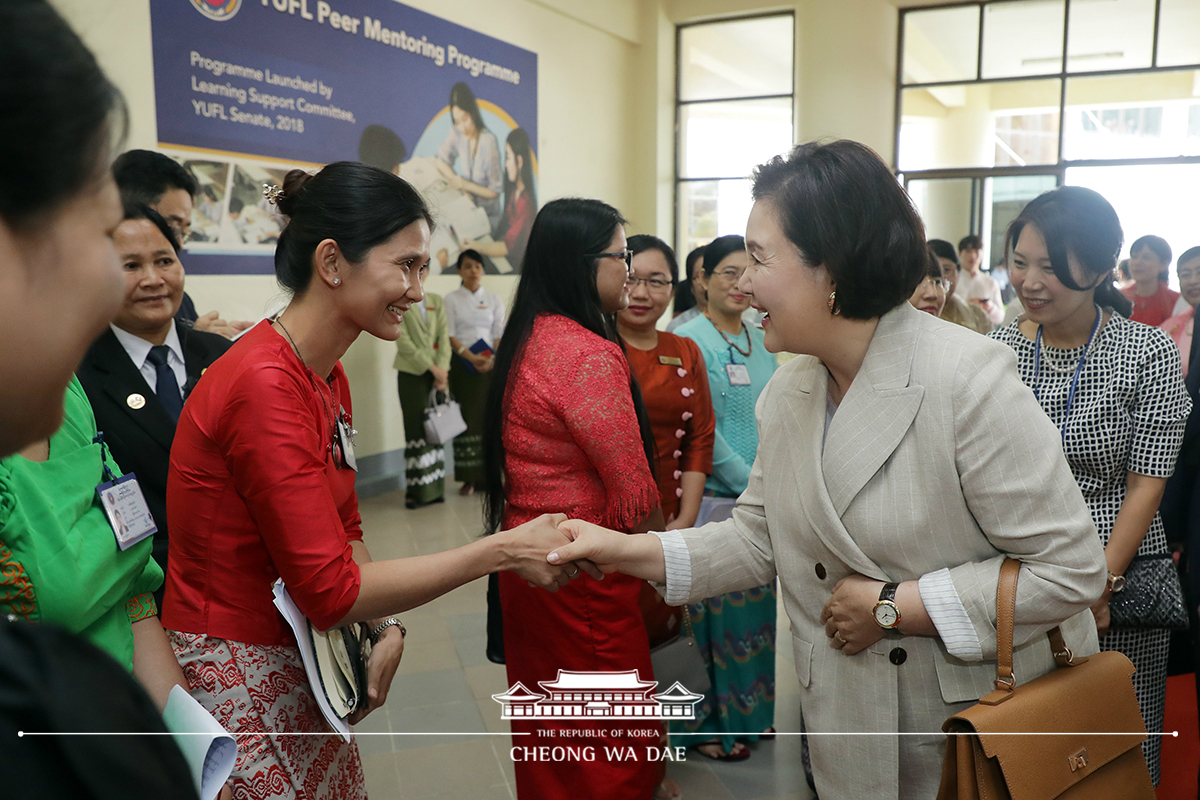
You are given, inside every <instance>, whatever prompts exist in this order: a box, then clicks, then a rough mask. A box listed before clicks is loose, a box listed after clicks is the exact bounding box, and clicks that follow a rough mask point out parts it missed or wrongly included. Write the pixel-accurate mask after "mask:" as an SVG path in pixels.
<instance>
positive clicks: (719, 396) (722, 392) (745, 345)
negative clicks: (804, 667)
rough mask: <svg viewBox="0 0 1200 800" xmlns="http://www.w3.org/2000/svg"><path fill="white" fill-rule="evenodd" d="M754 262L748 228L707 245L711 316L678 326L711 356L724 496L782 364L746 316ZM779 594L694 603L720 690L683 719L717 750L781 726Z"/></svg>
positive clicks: (741, 470)
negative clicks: (744, 281)
mask: <svg viewBox="0 0 1200 800" xmlns="http://www.w3.org/2000/svg"><path fill="white" fill-rule="evenodd" d="M748 264H749V256H747V255H746V240H745V239H743V238H742V237H741V236H722V237H720V238H719V239H715V240H714V241H713V242H712V243H711V244H709V245H708V246H707V247H705V248H704V266H703V270H704V277H703V279H702V280H703V283H704V289H705V292H706V293H707V295H708V306H707V308H706V309H705V311H704V315H703V316H700V317H697V318H695V319H693V320H692V321H691V322H688V323H685V324H683V325H680V326H679V327H678V328H677V329H676V332H677V333H678V334H679V335H680V336H684V337H686V338H688V339H691V340H693V341H694V342H695V343H696V344H697V345H699V346H700V352H701V353H702V354H703V355H704V361H705V364H706V367H707V370H708V384H709V387H710V389H711V394H712V401H713V412H714V414H715V416H716V432H715V435H714V442H713V464H712V475H711V476H710V477H709V478H708V481H707V482H706V484H705V486H706V489H707V491H708V493H709V494H712V495H715V496H716V497H724V498H735V497H737V496H738V495H740V494H741V493H742V492H743V491H745V489H746V485H747V483H748V482H749V480H750V465H752V464H753V463H754V457H755V453H756V452H757V450H758V425H757V424H756V422H755V419H754V406H755V403H757V402H758V396H759V395H760V394H761V393H762V390H763V389H764V388H765V387H766V385H767V381H769V380H770V379H771V375H772V374H774V372H775V356H774V355H772V354H771V353H769V352H767V348H766V347H765V346H764V345H763V332H762V330H761V329H759V328H757V327H754V326H752V325H747V324H746V323H745V322H744V321H743V320H742V312H744V311H745V310H746V309H747V308H749V307H750V296H749V295H748V294H746V293H745V292H743V291H741V290H740V289H739V288H738V282H739V281H740V280H741V277H742V273H744V272H745V271H746V267H747V265H748ZM700 521H701V522H702V523H703V522H705V521H706V520H700ZM775 602H776V598H775V584H774V581H772V582H771V583H768V584H766V585H764V586H757V587H755V588H753V589H749V590H746V591H738V592H731V593H729V594H723V595H718V596H716V597H710V598H708V599H707V600H704V601H703V602H700V603H695V604H693V605H690V606H688V613H689V614H690V616H691V619H692V627H693V628H694V630H695V632H696V640H697V642H698V643H699V644H700V647H701V650H702V651H703V653H704V657H705V661H706V662H707V663H708V666H709V678H711V680H712V689H710V690H709V691H708V693H707V694H706V695H705V698H704V702H703V703H701V704H699V705H697V706H696V719H695V720H694V721H693V722H687V723H684V724H683V725H682V726H681V727H682V728H683V729H684V730H686V731H688V732H690V733H711V734H713V737H714V738H713V739H711V740H703V741H702V742H701V743H700V744H698V745H696V747H697V749H698V750H699V751H700V752H701V753H702V754H704V755H706V756H708V757H709V758H714V759H721V760H734V761H740V760H742V759H745V758H749V757H750V751H749V750H747V749H746V747H745V745H744V743H745V742H754V741H757V739H758V737H757V736H737V737H735V736H733V732H744V731H765V732H767V733H772V732H773V731H772V725H773V723H774V720H775ZM692 741H695V739H694V738H693V739H692Z"/></svg>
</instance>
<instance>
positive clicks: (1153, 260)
mask: <svg viewBox="0 0 1200 800" xmlns="http://www.w3.org/2000/svg"><path fill="white" fill-rule="evenodd" d="M1166 268H1167V265H1166V264H1164V263H1163V262H1162V259H1161V258H1159V257H1158V253H1155V252H1154V251H1153V250H1151V249H1150V248H1149V247H1147V246H1146V245H1142V246H1141V247H1139V248H1138V250H1137V252H1136V253H1130V254H1129V275H1130V277H1131V278H1133V280H1134V282H1135V283H1137V284H1138V285H1140V286H1153V287H1155V288H1157V287H1158V278H1159V275H1161V274H1162V272H1163V270H1165V269H1166Z"/></svg>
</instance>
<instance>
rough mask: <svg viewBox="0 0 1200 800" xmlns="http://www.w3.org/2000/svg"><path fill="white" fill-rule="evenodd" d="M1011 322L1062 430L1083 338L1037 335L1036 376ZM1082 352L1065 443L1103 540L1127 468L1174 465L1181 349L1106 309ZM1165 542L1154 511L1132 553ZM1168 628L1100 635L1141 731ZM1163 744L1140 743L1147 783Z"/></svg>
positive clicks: (1000, 335)
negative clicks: (1133, 695)
mask: <svg viewBox="0 0 1200 800" xmlns="http://www.w3.org/2000/svg"><path fill="white" fill-rule="evenodd" d="M1017 322H1019V320H1018V321H1017ZM1017 322H1012V323H1011V324H1009V325H1007V326H1005V327H1003V328H1001V329H1000V330H997V331H995V332H994V333H992V334H991V336H992V337H993V338H995V339H999V340H1000V341H1002V342H1004V343H1005V344H1007V345H1009V346H1010V347H1012V348H1013V350H1015V351H1016V353H1017V370H1018V371H1019V372H1020V374H1021V380H1023V381H1024V382H1025V384H1026V385H1027V386H1029V387H1030V388H1031V389H1033V390H1034V392H1035V394H1037V396H1038V399H1039V400H1040V402H1041V404H1042V408H1043V409H1045V411H1046V413H1047V415H1049V417H1050V419H1051V420H1052V421H1053V422H1054V424H1055V425H1057V426H1058V427H1059V429H1060V430H1061V429H1063V424H1064V416H1065V412H1066V410H1067V397H1068V393H1069V391H1070V386H1071V379H1072V377H1073V375H1074V374H1075V368H1076V366H1077V365H1078V364H1079V359H1080V357H1081V356H1083V355H1084V349H1085V348H1084V347H1078V348H1074V349H1072V350H1060V349H1057V348H1053V347H1047V346H1046V343H1045V341H1044V340H1043V342H1042V356H1041V374H1040V376H1039V380H1038V384H1039V385H1036V386H1035V382H1034V357H1033V356H1034V342H1033V341H1032V340H1030V339H1029V338H1028V337H1026V336H1025V335H1024V334H1023V333H1021V331H1020V330H1019V329H1018V328H1017ZM1087 355H1088V357H1087V362H1086V364H1085V365H1084V368H1083V371H1082V372H1081V373H1080V376H1079V385H1078V388H1077V389H1076V395H1075V402H1074V404H1073V405H1072V407H1071V415H1070V418H1069V419H1067V420H1065V422H1066V430H1065V438H1064V441H1063V449H1064V452H1065V453H1066V456H1067V461H1068V463H1070V465H1071V471H1072V472H1073V473H1074V474H1075V480H1076V481H1077V482H1078V483H1079V488H1080V490H1082V492H1083V497H1084V500H1086V501H1087V504H1088V508H1089V509H1090V510H1091V512H1092V520H1093V522H1095V525H1096V532H1097V533H1099V534H1100V540H1101V541H1102V542H1104V543H1105V544H1106V545H1107V544H1108V537H1109V534H1111V533H1112V529H1113V523H1114V522H1115V521H1116V518H1117V512H1118V511H1120V510H1121V504H1122V503H1123V502H1124V501H1125V485H1126V480H1127V474H1128V473H1129V472H1136V473H1139V474H1141V475H1147V476H1150V477H1153V478H1167V477H1170V475H1171V473H1172V472H1173V471H1174V469H1175V458H1176V456H1177V455H1178V453H1179V446H1180V444H1181V443H1182V441H1183V428H1184V424H1185V422H1186V421H1187V415H1188V411H1189V410H1190V409H1191V400H1190V399H1189V398H1188V395H1187V389H1186V388H1185V387H1184V384H1183V375H1182V372H1181V369H1180V364H1179V350H1178V348H1176V347H1175V344H1174V342H1172V341H1171V337H1170V336H1168V335H1167V334H1166V333H1164V332H1163V331H1161V330H1159V329H1158V328H1153V327H1150V326H1149V325H1143V324H1141V323H1140V322H1130V321H1129V320H1127V319H1125V318H1123V317H1121V316H1119V315H1117V314H1113V315H1112V316H1111V318H1110V319H1109V320H1108V322H1107V323H1106V324H1105V325H1104V326H1103V327H1102V328H1101V329H1100V330H1099V331H1098V332H1097V333H1096V338H1095V341H1094V342H1093V343H1092V347H1091V352H1089V353H1088V354H1087ZM1165 552H1167V540H1166V536H1165V535H1164V534H1163V524H1162V519H1161V517H1159V515H1158V514H1157V513H1156V514H1155V515H1154V520H1153V521H1152V522H1151V523H1150V530H1149V531H1148V532H1147V533H1146V538H1145V539H1144V540H1143V541H1142V546H1141V547H1140V548H1139V549H1138V555H1149V554H1156V553H1165ZM1169 638H1170V632H1169V631H1165V630H1164V631H1130V630H1121V631H1113V632H1111V633H1109V634H1108V635H1107V636H1105V637H1104V638H1102V639H1101V640H1100V649H1101V650H1116V651H1119V652H1121V653H1124V654H1125V655H1126V656H1128V657H1129V660H1130V661H1132V662H1133V663H1134V666H1136V667H1137V673H1136V674H1135V675H1134V676H1133V684H1134V688H1135V689H1136V690H1137V696H1138V703H1139V704H1140V706H1141V709H1142V716H1143V717H1144V718H1145V720H1146V728H1147V730H1149V731H1161V730H1162V725H1163V706H1164V702H1165V698H1166V689H1167V645H1168V640H1169ZM1161 747H1162V739H1161V738H1160V737H1158V736H1150V737H1147V739H1146V742H1145V744H1144V745H1143V746H1142V749H1143V752H1144V753H1145V754H1146V762H1147V763H1148V764H1149V766H1150V774H1151V776H1152V777H1153V778H1154V783H1155V785H1157V784H1158V779H1159V753H1160V750H1161Z"/></svg>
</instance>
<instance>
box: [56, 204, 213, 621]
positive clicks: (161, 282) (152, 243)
mask: <svg viewBox="0 0 1200 800" xmlns="http://www.w3.org/2000/svg"><path fill="white" fill-rule="evenodd" d="M113 243H114V245H115V247H116V250H117V254H118V257H119V258H120V260H121V265H122V273H123V275H124V277H125V302H124V304H123V305H122V308H121V312H120V314H118V316H117V318H116V320H115V321H114V322H113V324H112V325H110V326H109V329H108V330H107V331H105V332H104V333H103V334H101V336H100V338H99V339H97V340H96V341H95V342H94V343H93V344H92V347H91V349H89V350H88V352H87V355H86V356H84V359H83V363H82V364H80V366H79V371H78V375H79V381H80V383H82V384H83V388H84V391H86V392H87V395H88V399H89V400H90V401H91V404H92V410H93V412H94V413H95V415H96V426H97V428H99V429H100V430H101V431H103V432H104V441H105V443H106V444H108V446H109V448H111V450H112V455H113V458H115V459H116V461H117V464H119V465H120V467H121V469H122V470H123V471H125V472H127V473H128V472H133V473H135V474H136V475H137V479H138V484H139V485H140V486H141V488H142V493H143V494H144V495H145V496H146V504H147V505H148V506H149V508H150V512H151V513H152V514H153V515H154V521H155V523H156V524H157V525H158V532H157V533H156V534H155V535H154V560H155V561H157V562H158V563H159V565H160V566H161V567H162V568H163V571H164V572H165V571H166V568H167V540H168V533H167V466H168V464H169V461H170V453H171V442H172V440H173V439H174V438H175V424H176V422H178V420H179V414H180V412H181V411H182V410H183V400H184V398H185V397H186V396H187V394H188V393H189V392H190V391H191V389H192V387H193V386H195V385H196V381H198V380H199V379H200V376H201V375H202V374H203V373H204V370H205V369H207V368H208V366H209V365H210V364H212V363H213V362H214V361H216V360H217V358H218V357H219V356H220V355H221V354H222V353H224V352H225V351H226V350H228V349H229V347H230V343H229V340H227V339H225V338H224V337H223V336H218V335H217V334H214V333H205V332H203V331H199V330H194V329H192V328H190V327H188V326H186V325H183V324H181V323H179V322H177V321H176V320H175V313H176V312H177V311H178V310H179V304H180V302H181V300H182V298H183V266H182V265H181V264H180V263H179V258H178V249H179V243H178V239H176V238H175V234H174V231H173V230H172V229H171V228H170V226H169V225H168V224H167V222H166V220H164V219H163V217H162V216H161V215H159V214H158V213H157V212H156V211H154V210H152V209H150V208H148V207H147V206H144V205H143V206H133V207H127V208H126V210H125V220H124V221H123V222H122V223H121V224H120V225H119V226H118V227H117V229H116V231H115V232H114V233H113ZM157 599H158V601H159V603H160V604H161V603H162V593H161V590H160V591H159V592H158V593H157Z"/></svg>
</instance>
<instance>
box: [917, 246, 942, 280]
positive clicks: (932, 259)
mask: <svg viewBox="0 0 1200 800" xmlns="http://www.w3.org/2000/svg"><path fill="white" fill-rule="evenodd" d="M926 249H927V250H928V251H929V266H928V268H926V270H925V277H926V278H938V279H939V280H940V279H941V277H942V262H940V261H938V254H937V253H935V252H934V250H933V248H932V247H928V248H926ZM918 285H919V284H918Z"/></svg>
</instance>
